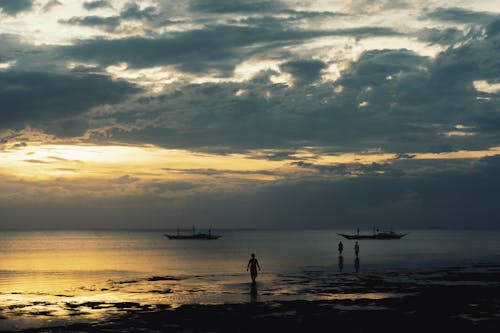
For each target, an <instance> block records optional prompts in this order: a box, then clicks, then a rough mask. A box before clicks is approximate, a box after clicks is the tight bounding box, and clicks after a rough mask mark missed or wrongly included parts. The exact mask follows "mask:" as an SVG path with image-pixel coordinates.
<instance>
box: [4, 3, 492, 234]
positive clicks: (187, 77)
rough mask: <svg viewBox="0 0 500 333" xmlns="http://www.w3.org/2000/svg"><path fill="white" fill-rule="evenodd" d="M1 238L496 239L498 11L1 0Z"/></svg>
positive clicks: (443, 6) (448, 6) (464, 6)
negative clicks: (106, 232)
mask: <svg viewBox="0 0 500 333" xmlns="http://www.w3.org/2000/svg"><path fill="white" fill-rule="evenodd" d="M0 184H1V185H0V228H8V229H10V228H41V229H45V228H50V229H54V228H55V229H74V228H76V229H81V228H111V229H113V228H176V227H181V228H189V227H191V225H193V224H195V225H196V226H197V227H198V228H201V229H203V228H208V227H209V226H210V225H211V226H212V227H213V228H214V229H217V228H352V229H353V230H354V229H355V228H356V227H360V228H361V229H364V228H367V229H371V228H372V227H373V226H377V227H379V228H381V229H387V228H394V229H412V228H428V227H443V228H498V227H500V208H499V207H500V205H499V203H500V5H499V4H498V3H497V2H496V1H494V0H478V1H459V0H447V1H439V0H423V1H405V0H390V1H389V0H352V1H307V0H305V1H304V0H301V1H294V0H286V1H278V0H275V1H265V0H231V1H226V0H186V1H170V0H168V1H167V0H141V1H130V0H124V1H122V0H96V1H94V0H87V1H80V0H16V1H11V0H0Z"/></svg>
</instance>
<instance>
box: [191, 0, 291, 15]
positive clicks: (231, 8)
mask: <svg viewBox="0 0 500 333" xmlns="http://www.w3.org/2000/svg"><path fill="white" fill-rule="evenodd" d="M286 8H287V7H286V5H285V4H284V3H283V2H281V1H269V0H253V1H252V0H235V1H224V0H206V1H204V0H191V1H190V2H189V9H190V10H192V11H195V12H205V13H214V14H231V13H273V12H276V11H283V10H285V9H286Z"/></svg>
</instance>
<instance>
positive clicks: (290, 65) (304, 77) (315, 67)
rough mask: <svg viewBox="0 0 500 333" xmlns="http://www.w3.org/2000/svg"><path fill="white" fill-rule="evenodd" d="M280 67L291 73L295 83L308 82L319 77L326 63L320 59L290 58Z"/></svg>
mask: <svg viewBox="0 0 500 333" xmlns="http://www.w3.org/2000/svg"><path fill="white" fill-rule="evenodd" d="M280 68H281V70H282V71H285V72H288V73H290V74H292V76H293V80H294V83H295V84H309V83H312V82H314V81H317V80H318V79H320V77H321V71H322V70H323V69H325V68H326V64H325V63H324V62H323V61H321V60H292V61H288V62H286V63H284V64H282V65H281V66H280Z"/></svg>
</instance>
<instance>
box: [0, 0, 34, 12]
mask: <svg viewBox="0 0 500 333" xmlns="http://www.w3.org/2000/svg"><path fill="white" fill-rule="evenodd" d="M32 6H33V0H0V10H1V12H2V13H5V14H7V15H16V14H18V13H20V12H23V11H25V10H29V9H31V7H32Z"/></svg>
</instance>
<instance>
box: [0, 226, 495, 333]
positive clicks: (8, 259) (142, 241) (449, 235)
mask: <svg viewBox="0 0 500 333" xmlns="http://www.w3.org/2000/svg"><path fill="white" fill-rule="evenodd" d="M165 232H174V231H172V230H170V231H169V230H156V231H151V230H148V231H2V232H1V234H0V256H1V260H0V329H16V328H22V327H30V326H40V325H52V324H57V323H59V322H67V321H70V322H71V321H82V320H95V319H102V317H103V316H108V315H112V314H117V313H120V311H123V310H124V309H130V308H131V307H132V308H134V307H138V306H139V307H140V306H146V307H147V309H154V307H155V306H158V305H159V304H166V305H170V306H174V307H175V306H179V305H182V304H187V303H227V302H248V301H252V300H254V301H255V300H256V299H257V300H262V301H265V300H272V299H316V298H321V297H325V295H322V294H321V293H309V292H307V291H306V290H307V288H304V283H307V282H304V281H305V280H301V279H300V277H301V274H303V272H305V271H316V272H330V273H333V274H336V273H338V274H341V275H342V276H343V279H348V278H349V277H350V276H355V275H356V274H364V273H372V272H380V271H384V270H393V269H406V270H418V269H431V268H437V267H446V266H456V265H466V264H471V263H481V262H494V263H498V262H500V231H499V230H467V231H465V230H410V231H401V232H409V234H408V235H407V236H406V237H404V238H403V239H400V240H362V241H360V242H359V243H360V254H359V258H360V261H359V263H360V264H359V267H358V268H357V269H356V267H355V265H354V259H355V256H354V250H353V246H354V241H350V240H346V239H343V238H341V237H340V236H338V235H337V232H347V233H349V232H351V231H346V230H214V231H213V232H214V233H216V234H217V233H218V234H221V235H222V237H221V238H220V239H218V240H211V241H206V240H169V239H167V238H165V237H164V236H163V234H164V233H165ZM339 241H342V242H343V244H344V253H343V267H342V269H340V267H339V261H338V253H337V244H338V242H339ZM252 252H253V253H255V254H256V257H257V258H258V260H259V262H260V264H261V266H262V271H261V272H260V274H259V276H258V288H259V291H258V294H256V293H255V292H252V290H251V289H250V287H249V286H250V284H249V280H250V279H249V276H248V273H247V272H246V264H247V262H248V259H249V257H250V254H251V253H252ZM356 270H358V272H356ZM330 296H331V295H330ZM371 297H375V296H373V295H372V296H371Z"/></svg>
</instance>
